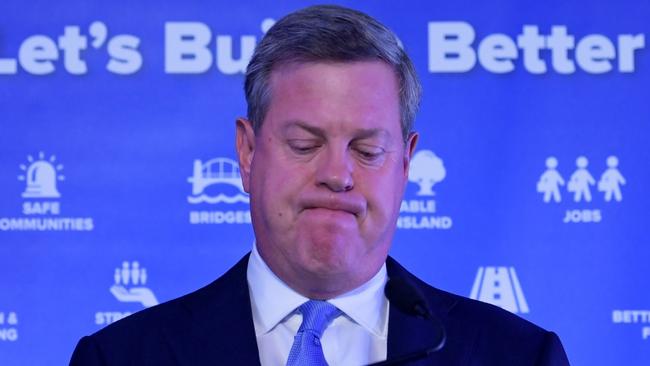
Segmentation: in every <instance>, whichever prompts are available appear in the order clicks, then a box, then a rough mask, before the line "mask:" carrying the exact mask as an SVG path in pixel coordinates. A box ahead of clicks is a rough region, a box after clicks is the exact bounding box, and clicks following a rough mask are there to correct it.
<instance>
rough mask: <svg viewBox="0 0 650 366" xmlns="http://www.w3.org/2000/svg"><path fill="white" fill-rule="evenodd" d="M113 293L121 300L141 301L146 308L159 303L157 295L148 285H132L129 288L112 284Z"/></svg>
mask: <svg viewBox="0 0 650 366" xmlns="http://www.w3.org/2000/svg"><path fill="white" fill-rule="evenodd" d="M111 293H112V294H113V295H114V296H115V298H117V299H118V300H119V301H121V302H139V303H141V304H142V306H144V307H145V308H148V307H150V306H154V305H158V300H157V299H156V296H155V295H154V294H153V292H151V290H149V289H148V288H146V287H132V288H130V289H129V290H127V289H126V288H125V287H124V286H120V285H113V286H111Z"/></svg>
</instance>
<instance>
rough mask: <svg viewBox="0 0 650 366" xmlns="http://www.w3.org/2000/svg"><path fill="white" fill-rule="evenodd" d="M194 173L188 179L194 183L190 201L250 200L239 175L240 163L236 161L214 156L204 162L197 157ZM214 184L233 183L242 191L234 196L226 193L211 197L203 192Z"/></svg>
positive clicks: (245, 201)
mask: <svg viewBox="0 0 650 366" xmlns="http://www.w3.org/2000/svg"><path fill="white" fill-rule="evenodd" d="M193 173H194V174H193V175H192V176H191V177H189V178H188V179H187V181H188V182H189V183H192V196H190V197H188V198H187V199H188V201H189V202H190V203H200V202H208V203H218V202H226V203H235V202H244V203H248V202H249V198H248V195H247V194H246V192H245V191H244V187H243V186H242V182H241V177H240V175H239V164H237V162H236V161H234V160H232V159H228V158H214V159H211V160H208V161H206V162H205V163H203V162H201V160H198V159H196V160H194V171H193ZM214 184H228V185H231V186H233V187H236V188H237V189H238V190H239V192H240V193H238V194H237V195H235V196H234V197H229V196H226V195H225V194H219V195H217V196H216V197H209V196H207V195H206V194H204V193H203V192H204V190H205V189H206V188H207V187H209V186H211V185H214Z"/></svg>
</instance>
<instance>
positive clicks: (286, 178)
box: [237, 6, 420, 299]
mask: <svg viewBox="0 0 650 366" xmlns="http://www.w3.org/2000/svg"><path fill="white" fill-rule="evenodd" d="M419 95H420V87H419V84H418V82H417V77H416V75H415V72H414V69H413V65H412V64H411V62H410V60H409V59H408V56H407V55H406V54H405V53H404V51H403V50H402V49H401V48H400V47H399V45H398V43H397V40H396V38H395V36H394V35H393V34H392V33H391V32H390V31H389V30H388V29H387V28H385V27H384V26H382V25H381V24H379V23H378V22H377V21H375V20H374V19H372V18H370V17H368V16H367V15H365V14H362V13H359V12H356V11H353V10H350V9H345V8H340V7H334V6H318V7H310V8H307V9H304V10H301V11H298V12H295V13H292V14H290V15H288V16H287V17H285V18H283V19H281V20H280V21H278V23H276V24H275V25H274V26H273V27H272V28H271V29H270V30H269V31H268V33H267V34H266V36H265V38H264V39H263V40H262V41H261V43H260V44H259V45H258V48H257V49H256V51H255V54H254V56H253V58H252V60H251V63H250V64H249V66H248V71H247V75H246V97H247V100H248V103H249V104H248V113H249V116H248V117H249V119H248V120H245V119H239V120H238V121H237V150H238V154H239V163H240V168H241V173H242V181H243V185H244V188H245V189H246V191H247V192H249V193H250V196H251V213H252V218H253V228H254V230H255V235H256V238H257V247H258V250H259V252H260V254H261V256H262V258H264V260H265V261H266V263H267V264H268V265H269V267H270V268H271V270H272V271H273V272H274V273H275V274H276V275H277V276H278V277H280V278H281V279H282V280H284V281H285V282H286V283H287V284H288V285H289V286H291V287H292V288H294V289H295V290H297V291H298V292H300V293H302V294H303V295H306V296H308V297H311V298H321V299H324V298H331V297H334V296H336V295H339V294H341V293H344V292H347V291H349V290H351V289H354V288H356V287H358V286H359V285H361V284H363V283H364V282H366V281H367V280H369V279H370V278H371V277H372V276H373V275H374V274H375V273H377V271H378V270H379V268H380V267H381V265H382V264H383V262H384V261H385V259H386V256H387V253H388V249H389V248H390V243H391V241H392V237H393V233H394V231H395V222H396V220H397V216H398V213H399V206H400V202H401V199H402V195H403V191H404V186H405V185H406V182H407V179H408V164H409V159H410V156H411V154H412V152H413V149H414V147H415V143H416V140H417V135H416V134H415V133H412V132H411V125H412V122H413V118H414V115H415V112H416V109H417V106H418V103H419Z"/></svg>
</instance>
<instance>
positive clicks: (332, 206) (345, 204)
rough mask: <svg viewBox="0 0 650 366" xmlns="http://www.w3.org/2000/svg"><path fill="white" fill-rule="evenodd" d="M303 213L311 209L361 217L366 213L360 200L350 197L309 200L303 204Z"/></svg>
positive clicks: (314, 198)
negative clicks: (341, 212)
mask: <svg viewBox="0 0 650 366" xmlns="http://www.w3.org/2000/svg"><path fill="white" fill-rule="evenodd" d="M300 207H301V211H304V210H310V209H326V210H331V211H343V212H346V213H349V214H352V215H354V216H360V215H361V214H362V213H363V212H364V211H365V204H364V203H363V201H362V200H360V199H358V198H353V197H348V198H347V199H342V198H330V197H313V198H307V199H305V200H303V201H302V202H301V205H300Z"/></svg>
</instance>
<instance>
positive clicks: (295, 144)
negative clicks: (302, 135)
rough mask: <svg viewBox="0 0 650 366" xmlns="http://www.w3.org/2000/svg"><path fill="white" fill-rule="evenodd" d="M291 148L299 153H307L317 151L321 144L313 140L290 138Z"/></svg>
mask: <svg viewBox="0 0 650 366" xmlns="http://www.w3.org/2000/svg"><path fill="white" fill-rule="evenodd" d="M288 144H289V148H290V149H291V151H293V152H294V153H296V154H298V155H307V154H310V153H312V152H314V151H316V150H317V149H318V148H319V147H321V144H319V143H317V142H315V141H311V140H290V141H289V143H288Z"/></svg>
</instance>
